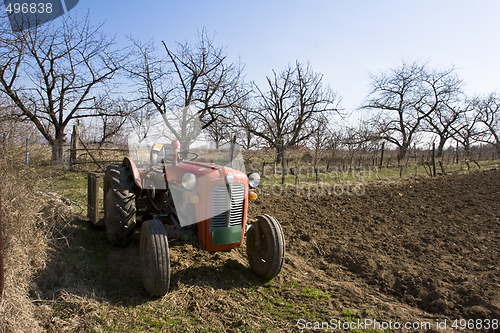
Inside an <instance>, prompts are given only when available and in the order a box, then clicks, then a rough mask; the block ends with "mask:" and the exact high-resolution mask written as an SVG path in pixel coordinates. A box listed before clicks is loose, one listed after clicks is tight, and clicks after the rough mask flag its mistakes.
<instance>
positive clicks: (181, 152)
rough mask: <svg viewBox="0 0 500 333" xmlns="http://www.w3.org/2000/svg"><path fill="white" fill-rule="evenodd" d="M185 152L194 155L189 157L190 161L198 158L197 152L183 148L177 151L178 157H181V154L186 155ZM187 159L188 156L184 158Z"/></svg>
mask: <svg viewBox="0 0 500 333" xmlns="http://www.w3.org/2000/svg"><path fill="white" fill-rule="evenodd" d="M187 154H193V155H194V157H193V158H192V159H190V161H194V160H195V159H197V158H198V154H196V153H195V152H192V151H188V150H183V151H180V152H178V153H177V156H179V157H180V159H183V156H185V155H187ZM186 159H188V158H186Z"/></svg>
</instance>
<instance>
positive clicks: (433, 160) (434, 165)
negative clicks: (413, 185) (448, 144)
mask: <svg viewBox="0 0 500 333" xmlns="http://www.w3.org/2000/svg"><path fill="white" fill-rule="evenodd" d="M432 175H433V176H434V177H435V176H436V143H435V142H433V143H432Z"/></svg>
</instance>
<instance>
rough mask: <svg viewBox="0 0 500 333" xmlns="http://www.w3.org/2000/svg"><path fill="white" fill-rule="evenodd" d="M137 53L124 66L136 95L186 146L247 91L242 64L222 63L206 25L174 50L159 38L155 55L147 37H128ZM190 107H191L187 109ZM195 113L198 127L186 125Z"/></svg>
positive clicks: (221, 53) (223, 56)
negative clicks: (161, 51) (160, 52)
mask: <svg viewBox="0 0 500 333" xmlns="http://www.w3.org/2000/svg"><path fill="white" fill-rule="evenodd" d="M133 42H134V45H135V48H136V50H137V53H138V55H139V56H138V57H137V59H136V61H135V62H134V64H133V65H132V66H130V68H129V72H130V74H131V75H132V77H133V78H134V79H135V80H136V82H137V85H138V87H139V93H140V99H141V100H142V101H143V102H144V104H150V105H153V106H154V108H155V109H156V110H157V111H158V112H159V113H160V114H161V116H162V118H163V120H164V122H165V124H166V126H167V127H168V129H169V130H170V132H172V133H173V134H174V135H175V137H176V138H177V139H178V140H179V141H180V143H181V149H182V150H187V149H188V148H189V144H190V143H191V142H193V140H195V139H196V137H197V136H198V134H199V131H200V130H201V129H205V128H207V127H209V126H211V125H212V124H213V123H214V122H216V121H218V120H219V116H220V115H221V113H223V111H224V110H228V109H230V108H231V107H232V106H233V105H235V104H237V103H238V102H239V101H240V100H241V99H243V98H244V97H245V96H246V94H248V92H247V91H246V90H245V85H244V83H243V66H242V65H241V64H235V63H228V61H227V59H226V58H227V56H226V53H225V50H224V48H222V47H216V46H215V44H214V39H213V38H211V37H209V36H208V33H207V31H206V30H202V31H201V32H200V33H199V34H198V39H197V42H196V44H194V45H191V44H189V43H185V44H181V43H177V48H176V49H175V50H173V49H171V48H169V47H168V46H167V45H166V44H165V43H163V46H164V48H165V51H166V56H159V55H158V53H157V52H158V50H157V49H156V48H155V46H154V43H153V42H152V41H150V42H148V43H146V44H141V43H140V42H138V41H133ZM193 110H194V111H193ZM194 118H197V119H198V120H199V121H201V127H200V128H192V127H191V128H189V126H188V124H192V123H193V120H196V119H194Z"/></svg>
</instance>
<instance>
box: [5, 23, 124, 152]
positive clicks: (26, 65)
mask: <svg viewBox="0 0 500 333" xmlns="http://www.w3.org/2000/svg"><path fill="white" fill-rule="evenodd" d="M112 46H113V40H110V39H108V38H107V37H106V36H104V35H103V34H102V33H101V26H97V27H93V26H91V25H90V20H89V18H88V16H86V17H84V18H83V19H82V20H81V21H75V20H73V19H72V18H71V17H69V16H65V19H64V21H63V22H62V24H61V26H55V23H49V24H46V25H43V26H39V27H34V28H31V29H29V30H24V31H21V32H17V33H13V32H12V31H10V30H9V27H8V23H7V21H6V19H4V20H1V22H0V92H1V93H4V94H6V95H7V96H8V97H9V98H10V99H12V101H14V103H15V104H16V106H17V108H16V109H15V110H14V112H13V113H12V116H13V117H16V118H18V119H20V120H29V121H31V122H32V123H33V124H34V125H35V126H36V128H37V130H38V131H39V132H40V133H41V134H42V135H43V137H44V138H45V139H46V140H47V141H48V142H49V143H50V145H51V146H52V159H53V160H54V161H58V160H60V158H61V157H62V144H63V142H64V140H65V133H64V131H65V129H66V126H68V124H69V122H70V121H71V120H73V119H79V118H84V117H94V116H96V115H98V114H107V112H102V110H99V109H98V108H96V107H97V106H98V105H97V104H98V100H99V99H100V95H101V94H105V93H103V92H102V90H101V89H102V88H103V87H104V86H105V84H106V83H107V82H109V80H110V79H111V78H112V77H113V75H114V74H115V73H116V72H117V71H118V69H119V68H120V66H119V64H118V63H119V59H118V55H117V52H115V51H113V50H112V49H111V48H112Z"/></svg>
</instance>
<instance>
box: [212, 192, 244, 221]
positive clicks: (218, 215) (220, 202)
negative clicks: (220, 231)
mask: <svg viewBox="0 0 500 333" xmlns="http://www.w3.org/2000/svg"><path fill="white" fill-rule="evenodd" d="M229 186H230V190H231V191H230V192H231V197H229V193H228V191H227V187H226V184H223V185H215V186H213V187H212V215H211V216H212V218H211V227H212V229H213V228H220V227H232V226H235V225H239V224H242V222H243V209H244V207H245V184H230V185H229ZM228 213H229V214H230V215H229V225H228V224H227V223H228V216H227V214H228Z"/></svg>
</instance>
